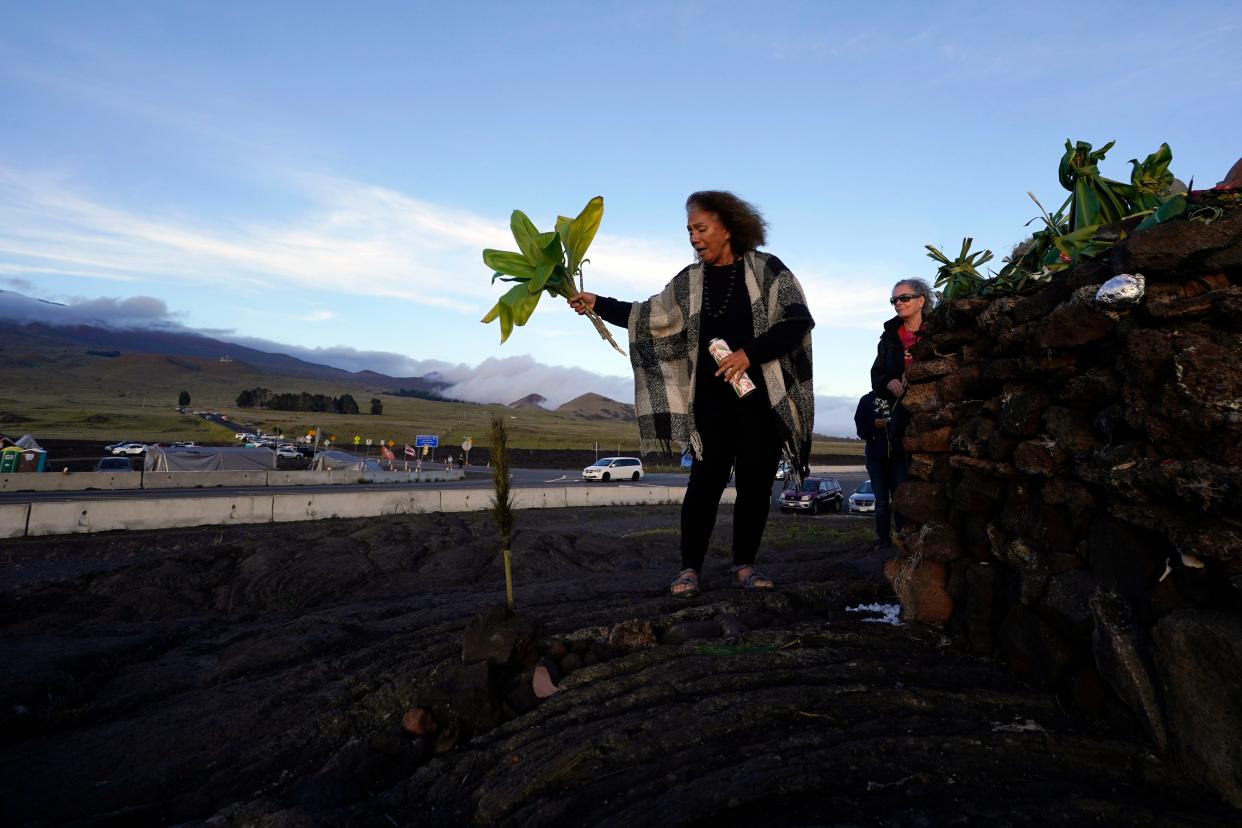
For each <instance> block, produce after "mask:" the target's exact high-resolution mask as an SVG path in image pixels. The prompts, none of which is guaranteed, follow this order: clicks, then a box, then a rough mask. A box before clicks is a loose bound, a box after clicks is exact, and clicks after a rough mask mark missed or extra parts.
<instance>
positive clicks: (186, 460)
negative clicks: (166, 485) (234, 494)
mask: <svg viewBox="0 0 1242 828" xmlns="http://www.w3.org/2000/svg"><path fill="white" fill-rule="evenodd" d="M142 467H143V469H144V470H146V471H150V472H179V471H263V470H267V469H274V468H276V452H274V451H272V450H271V449H265V448H210V447H208V446H187V447H185V448H180V447H178V448H164V447H162V446H151V447H149V448H148V449H147V459H146V460H145V461H144V462H143V464H142Z"/></svg>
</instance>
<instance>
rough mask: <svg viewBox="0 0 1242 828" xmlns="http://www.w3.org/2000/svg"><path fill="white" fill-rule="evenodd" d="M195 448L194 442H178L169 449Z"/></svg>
mask: <svg viewBox="0 0 1242 828" xmlns="http://www.w3.org/2000/svg"><path fill="white" fill-rule="evenodd" d="M194 447H195V443H194V441H193V440H178V441H177V442H175V443H173V444H172V445H171V446H169V448H194Z"/></svg>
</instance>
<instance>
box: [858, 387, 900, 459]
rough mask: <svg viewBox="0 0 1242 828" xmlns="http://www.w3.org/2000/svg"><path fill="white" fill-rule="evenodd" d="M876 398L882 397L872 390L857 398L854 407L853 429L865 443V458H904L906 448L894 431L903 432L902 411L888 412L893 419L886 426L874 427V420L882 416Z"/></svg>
mask: <svg viewBox="0 0 1242 828" xmlns="http://www.w3.org/2000/svg"><path fill="white" fill-rule="evenodd" d="M877 399H881V400H882V399H883V397H877V395H876V393H875V392H874V391H871V392H868V393H866V394H863V396H862V398H860V399H859V400H858V408H856V409H854V429H855V430H856V431H857V432H858V437H859V439H861V440H863V441H864V442H865V443H866V457H867V460H868V461H871V460H887V459H888V458H889V457H892V458H893V459H894V460H898V459H901V458H904V457H905V455H906V449H905V447H904V446H903V445H902V444H901V437H902V434H897V433H896V431H897V430H898V429H900V430H901V432H903V433H904V431H905V419H906V418H905V414H904V411H896V412H890V416H892V417H893V419H891V420H890V421H889V423H888V426H887V427H886V428H876V424H875V422H876V420H878V419H880V418H881V417H883V413H882V411H881V410H879V409H877V407H876V400H877Z"/></svg>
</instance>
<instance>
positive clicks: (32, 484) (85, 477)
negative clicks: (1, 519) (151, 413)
mask: <svg viewBox="0 0 1242 828" xmlns="http://www.w3.org/2000/svg"><path fill="white" fill-rule="evenodd" d="M140 488H142V472H136V471H131V472H124V471H122V472H71V473H70V474H60V473H58V472H43V473H41V474H40V473H35V472H26V473H24V474H21V473H19V474H3V475H0V492H81V491H86V490H88V489H95V490H99V491H106V492H110V491H114V490H117V489H140Z"/></svg>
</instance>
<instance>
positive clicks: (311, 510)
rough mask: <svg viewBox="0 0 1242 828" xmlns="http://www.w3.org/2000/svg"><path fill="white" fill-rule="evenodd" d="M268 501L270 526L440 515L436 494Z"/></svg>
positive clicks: (293, 497) (393, 493)
mask: <svg viewBox="0 0 1242 828" xmlns="http://www.w3.org/2000/svg"><path fill="white" fill-rule="evenodd" d="M271 500H272V521H273V522H274V523H289V522H292V521H299V520H322V519H325V518H357V517H377V516H379V515H408V514H424V513H427V512H438V511H440V492H439V490H430V491H409V490H406V489H402V490H398V491H384V490H378V491H374V492H372V491H366V492H316V493H314V494H278V495H271Z"/></svg>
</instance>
